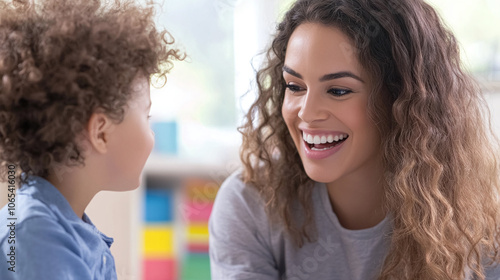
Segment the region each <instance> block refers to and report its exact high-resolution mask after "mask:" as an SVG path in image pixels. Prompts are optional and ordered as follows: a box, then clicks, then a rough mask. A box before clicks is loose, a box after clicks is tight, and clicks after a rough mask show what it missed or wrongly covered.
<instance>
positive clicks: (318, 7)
mask: <svg viewBox="0 0 500 280" xmlns="http://www.w3.org/2000/svg"><path fill="white" fill-rule="evenodd" d="M304 22H312V23H318V24H324V25H327V26H332V27H335V28H339V29H340V30H342V31H343V32H344V33H345V34H346V35H347V36H348V37H349V38H350V39H351V40H352V46H346V51H352V52H354V53H355V54H357V57H358V59H359V61H360V62H361V64H362V65H363V67H365V69H367V70H368V72H369V73H371V75H372V76H373V78H374V79H373V80H374V81H375V83H374V85H373V89H372V92H371V94H370V99H369V104H368V108H369V114H370V116H371V118H372V120H373V122H374V124H375V125H376V126H377V128H378V129H379V131H380V135H382V136H383V137H382V146H381V149H382V150H383V161H384V167H385V174H384V177H385V205H386V208H387V210H388V213H390V215H391V217H392V223H393V231H392V237H391V245H390V248H389V252H388V255H387V257H386V259H385V262H384V265H383V268H382V271H381V274H380V276H379V279H464V278H465V277H466V273H469V272H470V273H473V274H475V275H476V277H477V278H478V279H484V277H485V276H484V270H483V266H484V265H485V264H492V263H494V262H496V263H498V261H499V259H500V257H499V250H498V245H499V244H500V243H499V228H498V226H499V210H500V202H499V189H500V183H499V164H498V158H497V156H498V145H497V144H498V140H497V138H496V137H495V136H494V134H493V132H492V129H491V125H490V124H489V122H488V120H489V111H488V108H487V106H486V103H485V101H484V99H483V97H482V95H481V92H480V89H479V87H478V86H477V84H476V83H475V82H474V80H473V79H472V78H471V77H470V76H469V75H468V74H467V73H466V72H465V71H464V70H463V69H462V68H463V67H462V66H461V63H460V55H459V47H458V45H457V42H456V40H455V37H454V36H453V34H452V33H451V32H450V31H449V30H448V29H447V28H446V27H445V26H444V24H443V23H442V21H441V19H440V17H439V16H438V15H437V14H436V12H435V11H434V9H433V8H432V7H431V6H429V5H428V4H426V3H425V2H423V1H421V0H397V1H396V0H390V1H387V0H299V1H297V2H296V3H295V4H294V5H293V6H292V7H291V9H290V10H289V11H288V12H287V14H286V15H285V16H284V19H283V21H282V22H281V23H280V24H279V25H278V27H277V33H276V35H275V37H274V40H273V42H272V46H271V48H270V49H269V50H268V52H267V64H266V65H265V66H264V67H262V68H261V69H260V70H259V71H258V72H257V86H258V90H259V94H258V97H257V99H256V101H255V102H254V103H253V105H252V106H251V108H250V110H249V112H248V114H247V115H246V122H245V123H244V125H242V126H241V127H240V128H239V129H240V132H241V133H242V134H243V145H242V148H241V151H240V157H241V160H242V162H243V164H244V167H245V170H244V172H243V180H244V181H245V182H247V183H250V184H251V185H253V186H254V187H255V188H257V189H258V190H259V191H260V192H261V194H262V195H263V197H264V198H265V199H266V201H267V206H268V212H269V215H270V216H271V217H272V218H273V219H276V220H279V221H281V222H282V223H283V225H284V226H285V228H286V231H287V233H288V234H289V235H290V237H291V238H293V240H294V241H295V244H296V245H297V246H298V247H301V246H302V245H303V244H304V242H305V240H307V241H310V240H312V239H314V238H315V232H316V231H315V229H316V227H315V225H314V221H313V213H312V211H313V208H312V205H311V200H310V197H311V187H310V184H311V183H312V181H311V179H309V178H308V177H307V175H306V173H305V170H304V168H303V166H302V163H301V159H300V157H299V155H298V152H297V149H296V148H295V146H294V143H293V141H292V138H291V136H290V134H289V132H288V130H287V127H286V124H285V122H284V119H283V117H282V115H281V108H282V105H283V98H284V92H285V81H284V79H283V76H282V67H283V64H284V60H285V54H286V47H287V44H288V39H289V38H290V36H291V34H292V33H293V31H294V30H295V28H296V27H297V26H298V25H300V24H302V23H304ZM297 203H299V206H300V207H301V211H300V212H303V213H304V215H303V216H304V217H305V218H304V219H302V220H297V219H296V218H295V216H296V215H295V214H296V213H298V212H296V211H297V209H298V208H297Z"/></svg>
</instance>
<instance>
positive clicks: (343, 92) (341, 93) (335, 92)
mask: <svg viewBox="0 0 500 280" xmlns="http://www.w3.org/2000/svg"><path fill="white" fill-rule="evenodd" d="M351 92H352V90H348V89H341V88H332V89H329V90H328V93H329V94H331V95H333V96H344V95H347V94H349V93H351Z"/></svg>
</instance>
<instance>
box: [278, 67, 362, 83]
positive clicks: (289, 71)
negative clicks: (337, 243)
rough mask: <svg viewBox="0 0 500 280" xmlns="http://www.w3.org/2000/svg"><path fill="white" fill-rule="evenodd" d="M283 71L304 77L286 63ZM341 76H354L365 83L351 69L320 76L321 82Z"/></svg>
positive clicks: (300, 77)
mask: <svg viewBox="0 0 500 280" xmlns="http://www.w3.org/2000/svg"><path fill="white" fill-rule="evenodd" d="M283 71H284V72H287V73H288V74H290V75H292V76H295V77H297V78H299V79H302V75H301V74H299V73H297V72H296V71H295V70H293V69H292V68H290V67H288V66H286V65H283ZM340 78H353V79H355V80H358V81H360V82H362V83H364V82H365V81H363V79H361V78H360V77H358V76H356V75H355V74H353V73H352V72H350V71H341V72H337V73H331V74H326V75H324V76H323V77H321V78H319V81H320V82H324V81H329V80H334V79H340Z"/></svg>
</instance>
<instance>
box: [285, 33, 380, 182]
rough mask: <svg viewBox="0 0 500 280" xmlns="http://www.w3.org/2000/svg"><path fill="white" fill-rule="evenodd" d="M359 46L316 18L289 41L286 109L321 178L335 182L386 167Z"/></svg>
mask: <svg viewBox="0 0 500 280" xmlns="http://www.w3.org/2000/svg"><path fill="white" fill-rule="evenodd" d="M353 49H354V47H353V44H352V43H351V40H350V39H349V38H348V37H347V36H346V35H345V34H344V33H342V32H341V31H340V30H339V29H336V28H333V27H327V26H324V25H320V24H315V23H304V24H302V25H300V26H298V27H297V29H296V30H295V31H294V32H293V34H292V36H291V37H290V40H289V42H288V46H287V52H286V57H285V66H284V70H283V77H284V79H285V81H286V84H287V89H286V92H285V98H284V101H283V108H282V114H283V117H284V120H285V122H286V125H287V127H288V130H289V131H290V134H291V136H292V138H293V141H294V143H295V146H296V148H297V149H298V151H299V154H300V158H301V159H302V163H303V165H304V168H305V171H306V173H307V174H308V176H309V177H310V178H311V179H313V180H315V181H319V182H324V183H331V182H336V181H337V180H340V179H346V178H355V177H358V176H364V175H366V174H367V173H366V172H368V173H372V171H373V170H374V169H377V170H378V169H379V168H380V164H379V162H380V161H379V159H380V153H379V150H380V136H379V133H378V130H377V129H376V127H375V125H374V123H373V122H372V121H371V120H370V118H369V116H368V112H367V102H368V97H369V95H370V90H371V82H370V77H369V75H368V74H367V73H366V72H365V71H364V69H363V68H362V67H361V65H360V63H359V61H358V59H357V57H356V54H355V52H354V51H353ZM304 137H305V138H306V140H304ZM341 139H342V140H341ZM306 141H307V142H309V143H307V142H306ZM310 143H313V144H310ZM361 178H363V177H361Z"/></svg>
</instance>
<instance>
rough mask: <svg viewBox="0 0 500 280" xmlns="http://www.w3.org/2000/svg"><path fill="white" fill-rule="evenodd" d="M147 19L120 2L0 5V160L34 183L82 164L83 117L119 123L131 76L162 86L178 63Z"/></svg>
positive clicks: (0, 1) (148, 8) (147, 12)
mask: <svg viewBox="0 0 500 280" xmlns="http://www.w3.org/2000/svg"><path fill="white" fill-rule="evenodd" d="M153 17H154V6H153V4H152V3H149V4H147V5H143V6H139V5H137V4H134V3H133V2H132V1H128V0H123V1H118V0H117V1H112V2H105V1H102V2H101V1H100V0H40V1H33V0H13V1H6V0H0V159H1V160H0V162H1V163H2V164H3V165H5V164H6V163H9V164H14V165H16V166H18V167H19V168H20V169H21V170H22V171H23V172H26V173H27V174H33V175H38V176H42V177H45V176H47V175H48V173H49V172H50V169H51V168H53V167H54V166H55V165H58V164H59V165H60V164H63V165H79V164H83V163H84V157H83V154H82V147H80V145H79V144H78V142H77V141H76V139H77V137H78V136H79V135H80V134H81V133H82V131H83V130H84V129H85V126H86V124H87V123H88V120H89V118H90V116H91V114H92V113H94V112H95V111H96V110H101V111H103V112H105V113H106V114H107V115H108V116H109V117H110V118H112V119H113V120H114V121H116V122H121V121H122V119H123V116H124V111H125V106H126V104H127V101H128V100H129V99H130V96H131V92H130V86H131V82H132V80H133V79H134V77H135V76H136V74H138V73H140V74H141V75H144V76H146V77H147V78H150V77H151V75H152V74H156V75H158V78H159V79H160V80H163V81H166V74H167V73H168V72H169V70H170V69H171V68H172V61H173V60H182V59H183V58H184V55H183V54H182V53H180V52H179V50H177V49H175V48H173V47H172V44H173V43H174V40H173V38H172V37H171V36H170V34H169V33H168V32H167V31H165V30H164V31H159V30H157V29H156V28H155V24H154V21H153ZM3 172H5V170H4V169H3ZM2 178H5V176H2Z"/></svg>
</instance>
